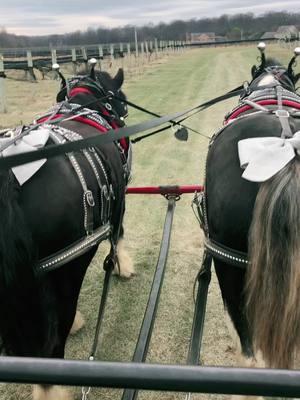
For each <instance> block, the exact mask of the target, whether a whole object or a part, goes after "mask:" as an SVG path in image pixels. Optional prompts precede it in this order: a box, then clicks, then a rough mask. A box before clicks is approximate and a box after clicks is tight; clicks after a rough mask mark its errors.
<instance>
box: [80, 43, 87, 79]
mask: <svg viewBox="0 0 300 400" xmlns="http://www.w3.org/2000/svg"><path fill="white" fill-rule="evenodd" d="M81 54H82V58H83V62H84V64H85V71H86V73H88V58H87V53H86V49H85V47H81Z"/></svg>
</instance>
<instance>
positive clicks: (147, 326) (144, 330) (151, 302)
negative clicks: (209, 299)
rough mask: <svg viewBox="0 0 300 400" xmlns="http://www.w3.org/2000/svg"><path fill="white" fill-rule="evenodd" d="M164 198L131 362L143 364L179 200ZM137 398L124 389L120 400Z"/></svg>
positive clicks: (169, 196) (170, 195)
mask: <svg viewBox="0 0 300 400" xmlns="http://www.w3.org/2000/svg"><path fill="white" fill-rule="evenodd" d="M165 197H166V199H167V200H168V207H167V212H166V218H165V224H164V229H163V235H162V240H161V246H160V252H159V256H158V261H157V264H156V270H155V274H154V277H153V282H152V287H151V291H150V294H149V299H148V304H147V308H146V311H145V314H144V319H143V323H142V326H141V329H140V334H139V338H138V341H137V344H136V348H135V352H134V356H133V358H132V361H133V362H145V360H146V357H147V353H148V348H149V344H150V340H151V336H152V331H153V326H154V320H155V317H156V312H157V307H158V303H159V297H160V292H161V287H162V283H163V279H164V274H165V269H166V264H167V259H168V252H169V247H170V239H171V231H172V224H173V215H174V211H175V206H176V201H177V200H178V199H179V197H178V195H176V194H166V195H165ZM137 396H138V391H137V390H134V389H126V390H124V392H123V396H122V400H134V399H136V398H137Z"/></svg>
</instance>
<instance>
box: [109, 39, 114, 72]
mask: <svg viewBox="0 0 300 400" xmlns="http://www.w3.org/2000/svg"><path fill="white" fill-rule="evenodd" d="M110 63H111V64H110V66H111V68H112V66H113V64H114V45H113V44H111V45H110Z"/></svg>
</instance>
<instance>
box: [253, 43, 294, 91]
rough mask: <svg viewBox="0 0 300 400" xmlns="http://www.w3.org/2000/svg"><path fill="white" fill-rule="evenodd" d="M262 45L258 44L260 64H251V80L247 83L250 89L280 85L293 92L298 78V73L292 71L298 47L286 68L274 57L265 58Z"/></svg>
mask: <svg viewBox="0 0 300 400" xmlns="http://www.w3.org/2000/svg"><path fill="white" fill-rule="evenodd" d="M263 45H264V44H263V43H260V44H259V45H258V48H259V50H260V51H261V64H260V66H259V67H257V66H256V65H253V67H252V69H251V74H252V81H251V82H250V85H249V86H250V89H251V88H252V89H253V88H258V89H259V87H265V86H270V87H275V86H278V85H280V86H282V87H284V88H285V89H287V90H289V91H292V92H295V90H296V88H295V85H296V83H297V81H298V80H299V78H300V74H295V73H294V70H293V66H294V64H295V60H296V57H297V56H298V55H299V54H300V49H299V48H297V49H295V56H294V57H293V58H292V59H291V61H290V63H289V65H288V67H287V68H286V67H284V66H283V65H282V64H281V63H279V62H278V61H277V60H276V59H274V58H265V54H264V50H265V46H263Z"/></svg>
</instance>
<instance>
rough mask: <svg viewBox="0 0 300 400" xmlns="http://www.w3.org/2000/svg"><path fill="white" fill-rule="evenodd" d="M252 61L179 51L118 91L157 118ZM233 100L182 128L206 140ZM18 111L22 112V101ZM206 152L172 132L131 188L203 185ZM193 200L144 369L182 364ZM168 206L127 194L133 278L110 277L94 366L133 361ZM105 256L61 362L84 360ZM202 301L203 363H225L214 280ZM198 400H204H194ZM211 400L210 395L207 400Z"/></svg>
mask: <svg viewBox="0 0 300 400" xmlns="http://www.w3.org/2000/svg"><path fill="white" fill-rule="evenodd" d="M267 53H268V54H269V53H270V55H272V56H274V55H278V56H279V58H280V59H281V60H282V61H286V60H287V59H289V58H287V57H288V54H291V52H288V51H287V50H285V49H280V48H278V47H276V46H274V47H273V46H272V47H271V48H270V51H268V48H267ZM257 56H258V51H257V50H256V48H255V46H253V47H248V46H247V47H246V46H244V47H224V48H216V49H214V48H211V49H195V50H190V51H186V52H185V53H182V54H179V55H176V56H171V57H170V58H169V59H168V60H163V61H160V62H157V63H156V65H155V66H153V67H150V68H148V69H146V70H145V72H144V74H143V75H142V76H138V77H135V78H131V79H130V80H129V81H128V82H126V83H125V85H124V91H125V92H126V94H127V96H128V98H129V99H130V100H131V101H133V102H135V103H137V104H140V105H141V106H144V107H146V108H149V109H150V110H152V111H154V112H157V113H160V114H164V113H170V112H176V111H180V110H184V109H186V108H188V107H190V106H193V105H196V104H198V103H200V102H202V101H205V100H208V99H210V98H213V97H215V96H218V95H221V94H223V93H224V92H226V91H228V90H231V89H233V88H234V87H236V86H238V85H240V84H241V83H242V82H243V81H246V80H249V79H250V68H251V66H252V65H253V63H255V62H256V58H257ZM9 84H10V85H13V84H12V83H9ZM24 85H28V84H24ZM40 85H44V88H45V93H44V94H43V95H45V96H48V97H47V99H49V98H52V99H53V97H51V96H53V93H54V92H55V91H56V87H57V82H56V81H46V82H44V83H39V84H38V85H32V84H31V87H32V88H33V90H34V95H31V94H30V96H33V98H35V96H39V91H38V89H39V88H40ZM26 87H27V86H26ZM28 87H29V86H28ZM8 89H9V88H8ZM11 89H12V86H11ZM20 90H22V89H20ZM8 95H9V96H10V101H11V104H13V105H16V104H17V100H16V97H17V93H15V92H14V93H10V92H8ZM23 102H24V99H23ZM236 102H237V99H233V100H230V101H227V102H223V103H220V104H218V105H216V106H214V107H212V108H211V109H209V110H206V111H205V112H202V113H200V114H198V115H196V116H194V117H193V118H191V119H190V120H188V121H187V124H188V125H190V126H191V127H193V128H194V129H196V130H198V131H199V132H200V133H203V134H205V135H208V136H211V135H212V134H213V133H214V132H215V131H216V130H217V129H218V128H219V127H220V126H221V125H222V120H223V116H224V114H225V113H226V112H227V111H228V110H229V109H230V108H231V107H233V106H234V105H235V104H236ZM49 105H50V103H49ZM19 107H20V109H21V107H22V105H21V103H20V106H19ZM44 109H45V108H44ZM14 113H15V116H16V118H15V120H14V122H15V123H18V120H17V112H16V111H14ZM32 115H33V114H32ZM26 117H28V114H26ZM0 118H1V117H0ZM147 118H148V116H146V115H142V114H141V113H140V112H137V111H135V110H130V116H129V118H128V121H127V123H128V124H129V125H130V124H133V123H136V122H138V121H142V120H145V119H147ZM9 121H11V120H9ZM0 125H1V123H0ZM207 146H208V140H207V138H205V137H203V136H201V135H197V134H193V133H191V134H190V138H189V140H188V142H187V143H184V142H179V141H177V140H176V139H175V138H174V135H173V133H172V131H166V132H164V133H162V134H160V135H156V136H154V137H152V138H149V139H146V140H144V141H142V142H140V143H137V144H135V145H134V146H133V152H134V154H133V155H134V160H133V180H132V183H131V185H161V184H202V183H203V176H204V164H205V156H206V152H207ZM191 200H192V196H191V195H186V196H184V198H182V199H181V201H180V202H178V203H177V208H176V213H175V218H174V231H173V235H172V244H171V248H170V256H169V262H168V266H167V271H166V276H165V282H164V286H163V290H162V294H161V302H160V306H159V309H158V316H157V319H156V322H155V327H154V332H153V339H152V342H151V346H150V351H149V356H148V360H147V361H149V362H159V363H180V364H184V363H185V359H186V354H187V349H188V345H189V334H190V330H191V323H192V314H193V283H194V279H195V277H196V274H197V272H198V270H199V267H200V263H201V255H202V240H203V238H202V233H201V231H200V229H199V227H198V225H197V222H196V219H195V217H194V215H193V213H192V210H191ZM166 205H167V202H166V201H165V200H164V199H163V198H162V197H158V196H152V197H151V196H135V195H132V196H128V198H127V214H126V219H125V229H126V239H127V244H128V249H129V252H130V254H131V256H132V257H133V259H134V263H135V269H136V276H135V277H134V278H133V279H131V280H129V281H125V280H120V279H118V278H115V277H114V279H113V282H112V289H111V292H110V295H109V301H108V305H107V312H106V316H105V320H104V329H103V332H102V334H101V338H100V344H99V350H98V355H97V358H98V359H99V360H122V361H129V360H130V359H131V357H132V354H133V351H134V347H135V342H136V340H137V336H138V332H139V326H140V324H141V322H142V318H143V310H144V309H145V306H146V303H147V296H148V293H149V290H150V287H151V281H152V277H153V272H154V268H155V264H156V258H157V255H158V251H159V246H160V238H161V233H162V231H161V229H162V226H163V221H164V215H165V209H166ZM106 250H107V246H106V245H105V244H103V245H101V246H100V249H99V253H98V255H97V257H96V258H95V259H94V261H93V263H92V265H91V267H90V268H89V271H88V273H87V276H86V279H85V281H84V285H83V288H82V292H81V296H80V302H79V309H80V310H81V311H82V313H83V314H84V316H85V318H86V326H85V327H84V328H83V330H82V331H81V332H80V333H78V334H77V335H76V336H75V337H72V338H70V340H69V343H68V349H67V357H68V358H80V359H86V358H87V356H88V353H89V348H90V345H91V343H92V338H93V334H94V331H93V327H94V326H95V321H96V316H97V307H98V299H99V295H100V293H101V285H102V278H103V272H102V258H103V256H105V252H106ZM208 302H209V304H208V310H207V322H206V328H205V334H204V344H203V355H202V360H203V362H204V363H205V364H206V365H224V364H225V365H233V363H234V358H233V354H232V351H231V349H230V347H229V346H230V344H231V340H230V337H229V334H228V333H227V329H226V326H225V323H224V318H223V310H222V303H221V299H220V295H219V291H218V287H217V284H216V280H215V279H213V282H212V284H211V286H210V293H209V300H208ZM28 396H29V390H27V388H25V389H24V387H21V389H20V387H18V386H11V387H8V386H7V385H3V386H1V388H0V400H13V399H14V400H15V399H26V398H28ZM76 396H77V397H76V398H78V399H80V398H81V395H80V389H79V388H77V389H76ZM118 396H119V391H113V390H104V389H103V390H102V389H93V390H92V392H91V394H90V397H89V399H90V400H96V399H100V398H101V399H107V400H108V399H110V400H111V399H117V398H119V397H118ZM140 397H141V398H147V399H156V398H161V399H183V398H184V395H183V394H170V393H164V394H159V393H142V394H141V396H140ZM203 397H206V398H207V396H193V398H203ZM219 397H220V396H214V395H212V396H210V398H213V399H217V398H219Z"/></svg>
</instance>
